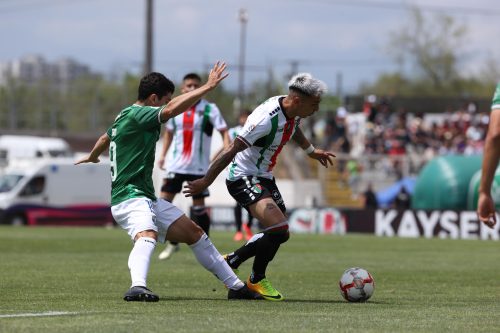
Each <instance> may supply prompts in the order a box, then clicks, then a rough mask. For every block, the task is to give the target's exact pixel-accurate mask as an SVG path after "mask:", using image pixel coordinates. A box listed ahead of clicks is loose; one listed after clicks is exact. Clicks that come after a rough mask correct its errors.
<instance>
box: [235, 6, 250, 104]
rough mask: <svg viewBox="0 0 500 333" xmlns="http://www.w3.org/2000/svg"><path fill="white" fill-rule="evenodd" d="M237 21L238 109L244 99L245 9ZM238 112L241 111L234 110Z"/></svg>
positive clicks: (246, 15)
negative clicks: (238, 46) (238, 23)
mask: <svg viewBox="0 0 500 333" xmlns="http://www.w3.org/2000/svg"><path fill="white" fill-rule="evenodd" d="M238 19H239V21H240V25H241V29H240V61H239V64H238V100H239V101H238V102H239V103H238V104H239V108H240V109H241V107H242V106H243V105H244V104H243V101H244V98H245V47H246V37H247V36H246V35H247V22H248V14H247V11H246V9H243V8H242V9H240V12H239V15H238ZM236 111H237V112H240V111H241V110H236Z"/></svg>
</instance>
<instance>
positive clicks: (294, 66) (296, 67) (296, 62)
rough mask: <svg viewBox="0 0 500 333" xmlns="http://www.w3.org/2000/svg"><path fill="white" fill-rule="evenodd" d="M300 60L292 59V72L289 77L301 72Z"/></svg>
mask: <svg viewBox="0 0 500 333" xmlns="http://www.w3.org/2000/svg"><path fill="white" fill-rule="evenodd" d="M299 63H300V61H299V60H290V74H289V76H288V79H291V78H292V77H293V76H294V75H295V74H297V73H298V72H299Z"/></svg>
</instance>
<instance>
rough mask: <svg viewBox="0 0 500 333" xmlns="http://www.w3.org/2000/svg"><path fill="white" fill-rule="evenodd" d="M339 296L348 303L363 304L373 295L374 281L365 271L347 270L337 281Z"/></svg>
mask: <svg viewBox="0 0 500 333" xmlns="http://www.w3.org/2000/svg"><path fill="white" fill-rule="evenodd" d="M339 289H340V294H341V295H342V297H344V299H345V300H346V301H349V302H364V301H366V300H367V299H369V298H370V297H371V296H372V295H373V290H374V289H375V280H373V277H372V276H371V275H370V273H368V271H367V270H366V269H363V268H360V267H353V268H349V269H347V270H346V271H345V272H344V274H342V277H341V278H340V281H339Z"/></svg>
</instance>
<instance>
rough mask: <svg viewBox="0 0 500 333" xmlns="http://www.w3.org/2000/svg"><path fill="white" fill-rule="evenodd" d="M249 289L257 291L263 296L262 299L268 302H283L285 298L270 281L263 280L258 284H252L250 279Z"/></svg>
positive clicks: (248, 282)
mask: <svg viewBox="0 0 500 333" xmlns="http://www.w3.org/2000/svg"><path fill="white" fill-rule="evenodd" d="M247 286H248V289H250V290H253V291H255V292H256V293H259V294H261V295H262V297H263V298H264V299H266V300H268V301H282V300H284V299H285V298H284V297H283V295H281V294H280V292H279V291H277V290H276V289H274V287H273V286H272V285H271V282H269V280H268V279H262V280H260V281H259V282H257V283H252V282H250V278H249V279H248V281H247Z"/></svg>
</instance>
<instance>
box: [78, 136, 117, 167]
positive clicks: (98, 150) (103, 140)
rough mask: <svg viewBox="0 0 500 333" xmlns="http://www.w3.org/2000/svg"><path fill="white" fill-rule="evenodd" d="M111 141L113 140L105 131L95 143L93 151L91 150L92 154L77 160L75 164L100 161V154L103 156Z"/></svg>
mask: <svg viewBox="0 0 500 333" xmlns="http://www.w3.org/2000/svg"><path fill="white" fill-rule="evenodd" d="M110 142H111V140H110V139H109V136H108V134H107V133H104V134H103V135H101V137H100V138H99V139H97V142H96V143H95V145H94V148H92V151H91V152H90V154H89V155H88V156H86V157H84V158H82V159H80V160H79V161H77V162H76V163H75V165H77V164H81V163H99V156H101V154H102V153H103V152H104V151H105V150H106V149H108V148H109V143H110Z"/></svg>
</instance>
